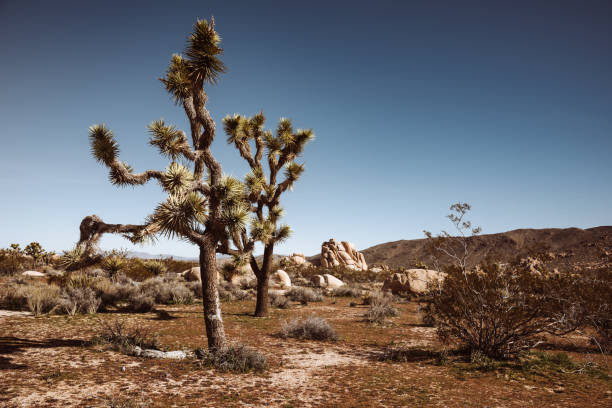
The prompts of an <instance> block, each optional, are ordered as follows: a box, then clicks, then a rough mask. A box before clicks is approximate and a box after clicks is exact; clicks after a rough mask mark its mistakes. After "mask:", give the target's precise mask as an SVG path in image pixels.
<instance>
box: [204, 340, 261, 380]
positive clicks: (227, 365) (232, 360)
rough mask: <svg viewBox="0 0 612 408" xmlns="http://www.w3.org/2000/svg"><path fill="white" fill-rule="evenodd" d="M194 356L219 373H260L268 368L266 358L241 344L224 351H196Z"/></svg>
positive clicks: (233, 345)
mask: <svg viewBox="0 0 612 408" xmlns="http://www.w3.org/2000/svg"><path fill="white" fill-rule="evenodd" d="M196 356H198V358H200V359H202V360H203V361H204V362H205V364H207V365H210V366H213V367H215V368H216V369H217V370H219V371H231V372H235V373H248V372H251V371H256V372H261V371H265V370H266V369H267V368H268V360H267V359H266V356H264V355H263V354H261V353H260V352H258V351H257V350H255V349H252V348H249V347H247V346H245V345H243V344H232V345H230V346H228V347H226V348H224V349H221V350H215V351H212V352H211V351H207V350H202V349H198V350H196Z"/></svg>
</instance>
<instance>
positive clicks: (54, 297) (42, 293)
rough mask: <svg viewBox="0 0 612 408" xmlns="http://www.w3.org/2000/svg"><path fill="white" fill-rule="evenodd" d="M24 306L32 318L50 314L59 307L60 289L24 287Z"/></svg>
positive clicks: (49, 286)
mask: <svg viewBox="0 0 612 408" xmlns="http://www.w3.org/2000/svg"><path fill="white" fill-rule="evenodd" d="M25 297H26V305H27V307H28V309H29V310H30V312H32V313H33V314H34V316H40V315H41V314H45V313H51V312H53V311H54V310H55V309H56V308H58V307H59V305H60V288H59V287H57V286H55V285H32V286H25Z"/></svg>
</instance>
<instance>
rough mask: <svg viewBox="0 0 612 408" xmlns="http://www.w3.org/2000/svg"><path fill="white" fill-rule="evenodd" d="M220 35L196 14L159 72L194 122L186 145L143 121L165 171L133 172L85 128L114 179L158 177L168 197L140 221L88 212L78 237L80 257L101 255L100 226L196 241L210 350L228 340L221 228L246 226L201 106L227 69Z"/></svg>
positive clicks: (161, 125)
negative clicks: (113, 220)
mask: <svg viewBox="0 0 612 408" xmlns="http://www.w3.org/2000/svg"><path fill="white" fill-rule="evenodd" d="M220 42H221V39H220V37H219V35H218V34H217V32H216V31H215V27H214V20H212V19H211V21H210V23H209V22H207V21H206V20H198V21H197V22H196V23H195V25H194V28H193V32H192V34H191V35H190V37H189V39H188V42H187V46H186V50H185V56H181V55H173V56H172V59H171V61H170V66H169V67H168V70H167V72H166V75H165V77H163V78H160V80H161V82H162V83H163V84H164V86H165V88H166V90H167V91H168V93H169V94H170V95H171V96H172V97H173V98H174V101H175V103H176V104H178V105H182V106H183V108H184V110H185V114H186V115H187V118H188V119H189V124H190V128H191V129H190V133H191V144H190V143H189V141H188V139H187V136H186V134H185V132H183V131H181V130H179V129H177V128H176V127H175V126H172V125H168V124H166V123H165V122H164V121H163V120H156V121H154V122H153V123H151V124H150V125H149V126H148V129H149V133H150V139H149V143H150V144H151V145H152V146H154V147H156V148H157V149H158V150H159V153H160V154H162V155H164V156H166V157H168V158H169V159H170V164H169V165H168V167H167V168H166V169H165V170H163V171H159V170H147V171H145V172H143V173H134V171H133V170H132V168H131V167H130V166H129V165H128V164H127V163H125V162H122V161H120V160H119V158H118V153H119V147H118V144H117V142H116V141H115V138H114V136H113V133H112V132H111V131H110V130H109V129H108V128H107V127H106V126H105V125H103V124H102V125H94V126H92V127H91V128H90V129H89V139H90V142H91V149H92V153H93V155H94V157H95V158H96V159H97V160H98V161H99V162H101V163H103V164H104V165H106V166H107V167H108V168H109V170H110V176H109V177H110V181H111V183H113V184H115V185H119V186H128V185H131V186H135V185H142V184H145V183H147V182H148V181H151V180H155V181H157V182H159V184H160V185H161V187H162V188H163V190H164V191H165V192H166V193H167V194H168V196H167V199H166V200H165V201H163V202H161V203H160V204H159V205H158V206H157V207H156V208H155V210H154V211H153V213H152V214H150V215H149V216H148V217H146V219H145V221H144V222H143V223H142V224H138V225H134V224H107V223H105V222H104V221H102V220H101V219H100V218H99V217H97V216H95V215H91V216H88V217H85V218H84V219H83V221H82V222H81V226H80V232H81V235H80V240H79V243H78V244H77V252H79V253H80V257H81V259H89V260H97V259H99V255H98V249H97V245H96V244H97V242H98V240H99V239H100V237H101V236H102V234H105V233H117V234H122V235H123V236H124V237H126V238H127V239H129V240H131V241H132V242H135V243H137V242H143V241H146V240H149V239H154V238H155V237H156V236H159V235H162V236H167V237H171V238H173V237H178V238H180V239H184V240H187V241H189V242H191V243H192V244H194V245H196V246H197V247H198V248H199V251H200V273H201V278H202V297H203V307H204V321H205V324H206V335H207V337H208V346H209V349H211V350H219V349H222V348H224V347H226V338H225V331H224V329H223V321H222V318H221V310H220V306H219V294H218V291H217V273H216V249H217V245H218V244H219V243H220V241H222V240H224V239H225V237H226V230H232V231H240V230H242V229H244V228H245V223H246V221H247V219H248V214H249V213H248V207H247V206H246V205H245V204H244V203H243V202H242V199H243V197H244V189H243V185H242V183H241V182H240V181H238V180H236V179H234V178H231V177H227V176H224V175H223V173H222V169H221V164H220V163H219V162H218V161H217V160H216V159H215V157H214V156H213V154H212V152H211V150H210V146H211V143H212V141H213V139H214V137H215V122H214V121H213V119H212V117H211V115H210V113H209V111H208V110H207V108H206V102H207V95H206V92H205V90H204V84H205V83H206V84H214V83H216V81H217V79H218V77H219V75H220V74H221V73H223V72H224V71H225V66H224V64H223V62H222V61H221V60H220V59H219V56H220V55H221V54H222V52H223V50H222V48H220V46H219V44H220Z"/></svg>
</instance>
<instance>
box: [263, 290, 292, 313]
mask: <svg viewBox="0 0 612 408" xmlns="http://www.w3.org/2000/svg"><path fill="white" fill-rule="evenodd" d="M268 297H269V300H270V305H271V306H273V307H277V308H279V309H288V308H289V299H287V297H286V296H283V295H279V294H276V293H270V294H269V295H268Z"/></svg>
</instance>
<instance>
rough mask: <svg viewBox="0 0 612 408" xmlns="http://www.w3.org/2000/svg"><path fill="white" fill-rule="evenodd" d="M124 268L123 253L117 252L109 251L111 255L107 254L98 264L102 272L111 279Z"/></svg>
mask: <svg viewBox="0 0 612 408" xmlns="http://www.w3.org/2000/svg"><path fill="white" fill-rule="evenodd" d="M125 266H126V259H125V253H122V252H117V251H111V253H109V254H107V255H106V256H105V257H104V259H103V260H102V262H101V263H100V267H101V268H102V270H103V271H105V272H106V273H108V276H110V278H111V279H112V278H113V277H114V276H115V275H116V274H117V273H119V271H121V270H122V269H123V268H125Z"/></svg>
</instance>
